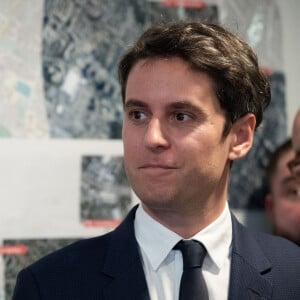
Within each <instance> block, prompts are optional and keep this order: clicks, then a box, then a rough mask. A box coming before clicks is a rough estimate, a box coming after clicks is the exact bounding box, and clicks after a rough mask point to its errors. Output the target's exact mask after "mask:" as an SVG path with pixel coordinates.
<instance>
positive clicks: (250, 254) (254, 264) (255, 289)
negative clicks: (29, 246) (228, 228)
mask: <svg viewBox="0 0 300 300" xmlns="http://www.w3.org/2000/svg"><path fill="white" fill-rule="evenodd" d="M232 229H233V240H232V257H231V274H230V285H229V300H235V299H253V300H254V299H271V295H272V286H271V283H270V282H269V281H268V280H267V279H266V277H265V276H264V275H265V274H267V273H269V272H270V271H271V268H272V266H271V264H270V263H269V261H268V259H267V258H266V257H265V255H264V253H263V252H262V250H261V248H260V246H259V245H258V243H257V241H256V240H255V239H254V237H253V236H252V235H251V234H250V233H249V231H248V230H247V229H245V227H244V226H243V225H241V224H240V223H239V222H238V221H237V219H236V218H235V217H234V216H233V215H232Z"/></svg>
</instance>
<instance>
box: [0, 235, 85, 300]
mask: <svg viewBox="0 0 300 300" xmlns="http://www.w3.org/2000/svg"><path fill="white" fill-rule="evenodd" d="M79 239H80V238H78V239H75V238H65V239H52V238H51V239H19V240H13V239H7V240H3V244H2V246H0V255H2V259H3V267H4V270H2V273H3V274H4V294H5V298H4V299H5V300H11V299H12V294H13V290H14V287H15V284H16V278H17V274H18V273H19V271H21V270H22V269H23V268H25V267H26V266H28V265H30V264H32V263H33V262H34V261H36V260H38V259H39V258H42V257H43V256H45V255H47V254H49V253H51V252H53V251H55V250H58V249H60V248H62V247H64V246H67V245H69V244H71V243H73V242H75V241H76V240H79ZM0 272H1V270H0ZM4 299H3V300H4ZM0 300H2V299H1V298H0Z"/></svg>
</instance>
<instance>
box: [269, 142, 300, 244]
mask: <svg viewBox="0 0 300 300" xmlns="http://www.w3.org/2000/svg"><path fill="white" fill-rule="evenodd" d="M294 158H295V152H294V150H293V147H292V140H291V139H288V140H286V141H285V142H284V143H283V144H281V145H280V146H279V147H278V148H276V150H275V151H274V152H273V153H272V155H271V156H270V160H269V164H268V166H267V182H268V193H267V195H266V198H265V207H266V212H267V214H268V215H269V217H270V221H271V225H272V230H273V233H274V234H275V235H279V236H282V237H284V238H287V239H289V240H291V241H293V242H294V243H296V244H297V245H298V246H300V181H299V180H297V178H295V176H294V175H293V173H291V172H290V168H289V163H290V162H292V161H293V160H294Z"/></svg>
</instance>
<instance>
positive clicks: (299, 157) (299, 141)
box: [290, 111, 300, 178]
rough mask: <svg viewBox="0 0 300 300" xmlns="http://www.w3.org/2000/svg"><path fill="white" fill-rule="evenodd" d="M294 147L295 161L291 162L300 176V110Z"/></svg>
mask: <svg viewBox="0 0 300 300" xmlns="http://www.w3.org/2000/svg"><path fill="white" fill-rule="evenodd" d="M292 140H293V148H294V150H295V152H296V157H295V159H294V161H293V162H292V163H291V164H290V166H291V171H292V172H293V174H294V175H295V176H297V177H299V178H300V111H298V113H297V114H296V117H295V120H294V124H293V132H292Z"/></svg>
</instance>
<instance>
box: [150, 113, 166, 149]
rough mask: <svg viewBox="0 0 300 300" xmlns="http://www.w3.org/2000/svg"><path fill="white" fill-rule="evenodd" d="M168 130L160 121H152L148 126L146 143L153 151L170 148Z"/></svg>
mask: <svg viewBox="0 0 300 300" xmlns="http://www.w3.org/2000/svg"><path fill="white" fill-rule="evenodd" d="M167 131H168V130H167V128H166V126H164V125H163V124H162V122H161V121H160V120H159V119H152V120H151V121H150V122H149V123H148V126H147V131H146V133H145V137H144V142H145V145H146V147H148V148H149V149H151V150H156V151H157V150H158V151H159V150H162V149H166V148H168V147H169V146H170V141H169V137H168V133H167Z"/></svg>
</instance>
